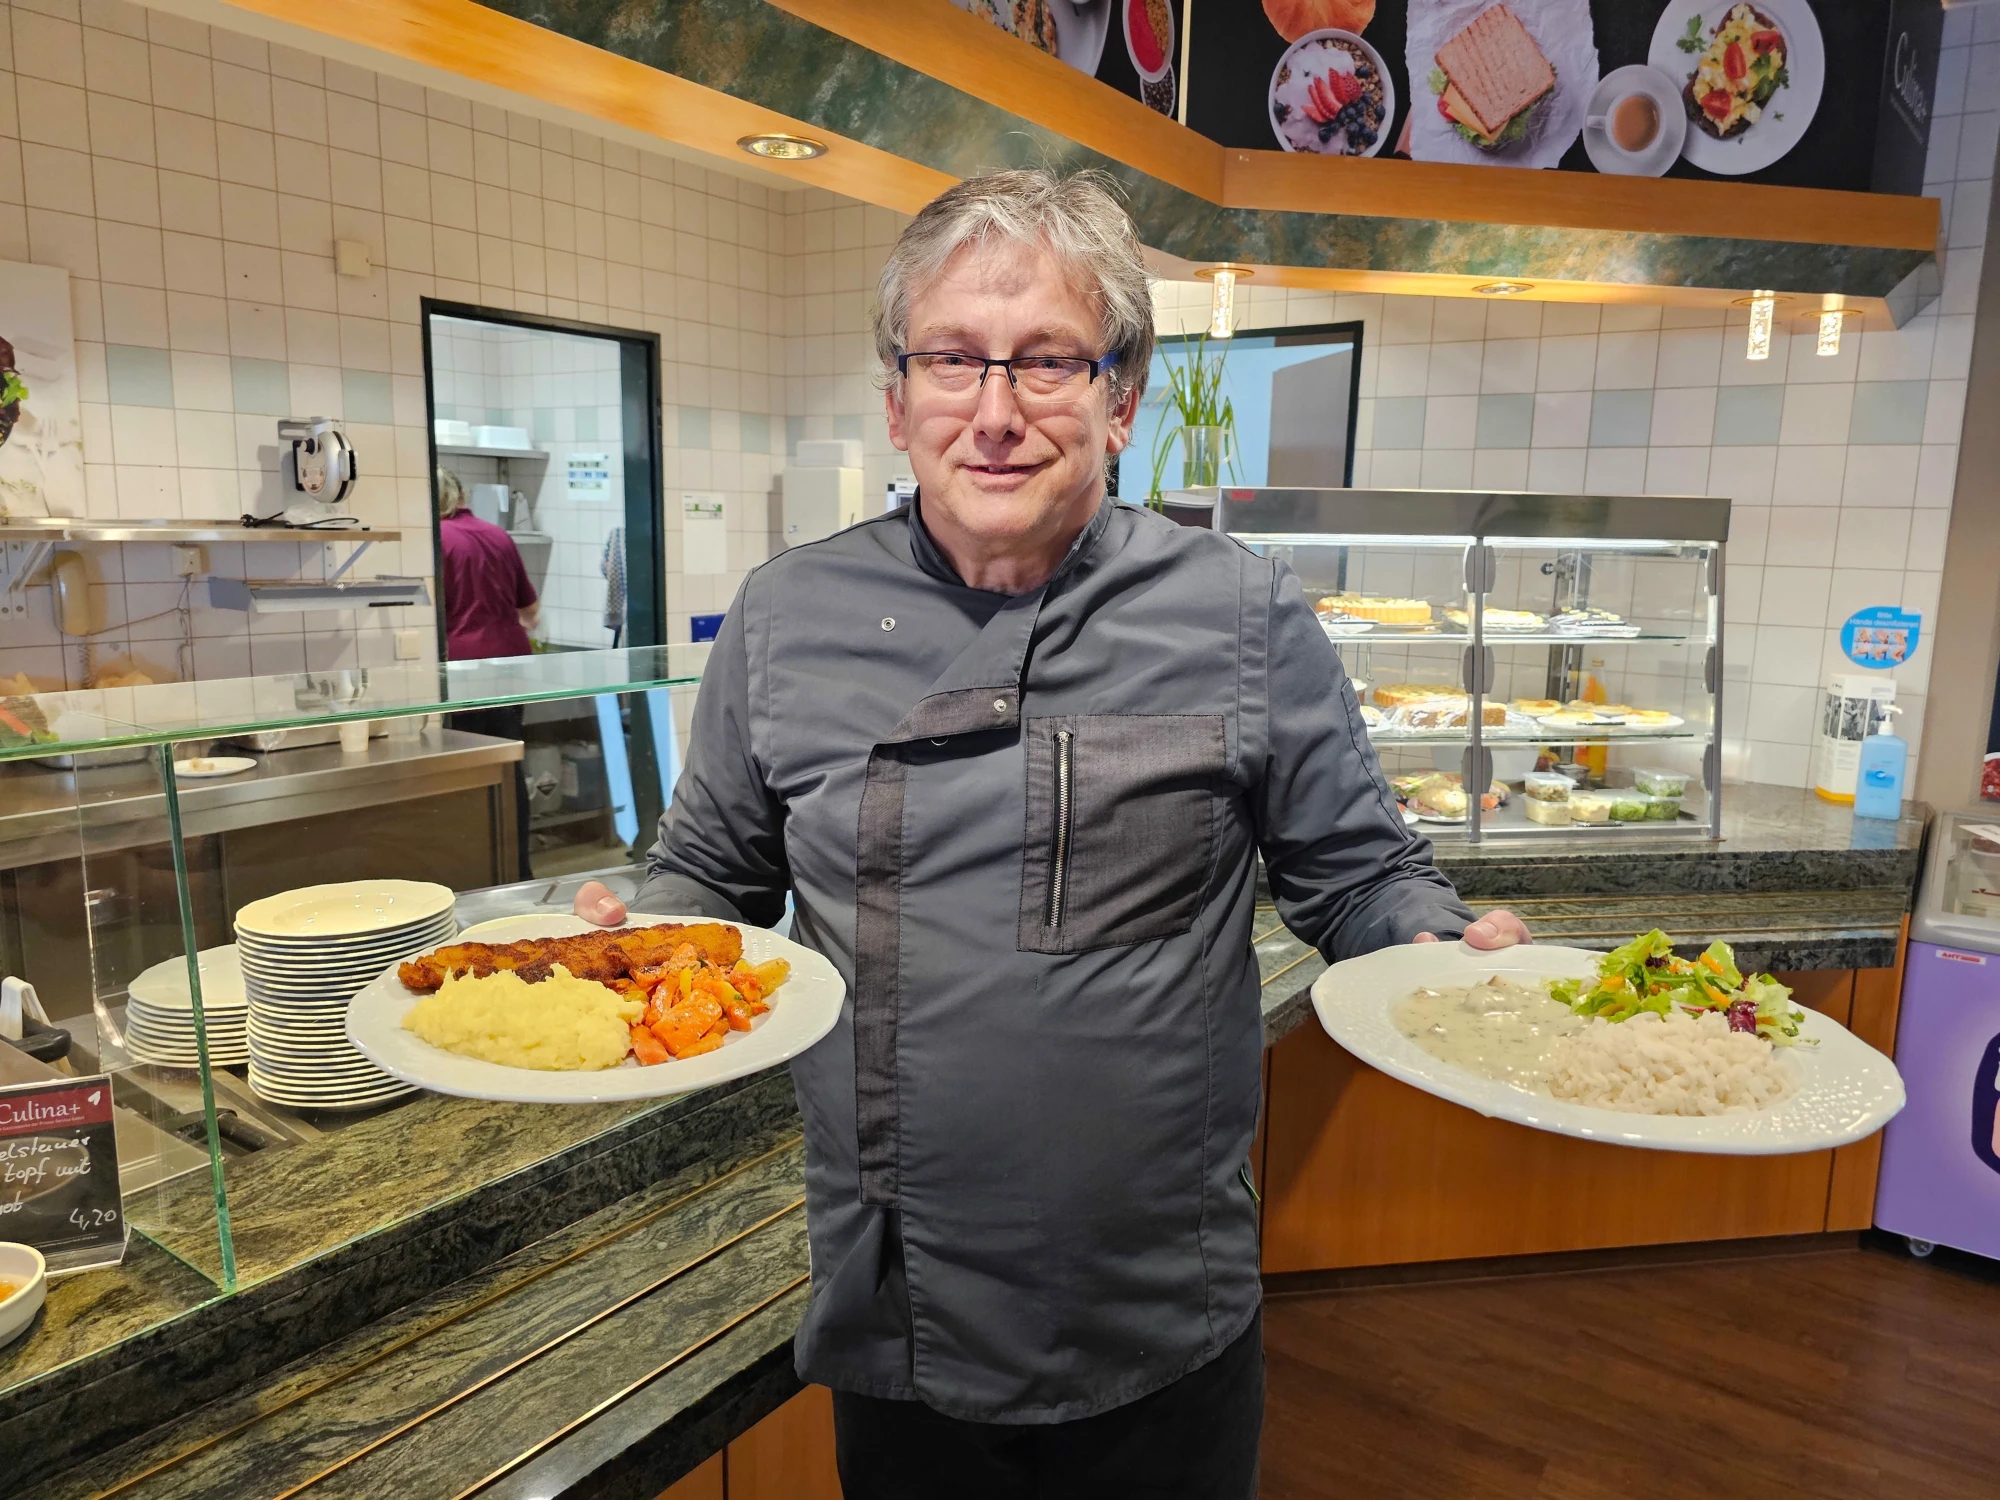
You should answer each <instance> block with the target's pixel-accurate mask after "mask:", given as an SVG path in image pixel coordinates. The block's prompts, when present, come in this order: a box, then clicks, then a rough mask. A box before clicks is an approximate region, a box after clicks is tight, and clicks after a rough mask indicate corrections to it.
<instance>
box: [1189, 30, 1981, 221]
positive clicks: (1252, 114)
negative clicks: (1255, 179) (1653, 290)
mask: <svg viewBox="0 0 2000 1500" xmlns="http://www.w3.org/2000/svg"><path fill="white" fill-rule="evenodd" d="M1260 12H1261V15H1260ZM1182 19H1183V25H1184V29H1185V31H1186V33H1187V46H1188V67H1187V92H1188V98H1187V101H1186V114H1185V119H1186V122H1187V124H1188V125H1189V126H1190V127H1191V128H1192V129H1194V130H1196V131H1199V132H1200V133H1201V134H1203V135H1206V136H1208V137H1210V138H1211V139H1213V140H1215V141H1217V142H1219V143H1221V144H1222V145H1225V146H1232V147H1242V148H1245V149H1253V150H1271V149H1273V148H1275V149H1279V150H1283V151H1305V152H1314V153H1318V154H1321V155H1334V156H1378V157H1392V156H1400V157H1407V158H1410V159H1414V160H1417V161H1442V162H1457V163H1463V164H1471V165H1481V166H1510V167H1544V168H1547V167H1559V168H1562V169H1565V170H1569V171H1578V172H1606V173H1614V174H1618V175H1623V176H1650V177H1660V176H1673V177H1711V178H1713V177H1727V178H1739V179H1745V180H1749V181H1755V182H1764V183H1775V184H1782V185H1787V186H1797V187H1822V188H1845V189H1852V190H1869V189H1873V190H1876V191H1882V192H1900V193H1918V192H1921V191H1922V188H1923V164H1924V151H1925V147H1926V145H1927V143H1928V139H1929V129H1930V98H1931V93H1932V90H1933V87H1934V85H1935V80H1936V74H1937V58H1938V43H1939V39H1940V35H1941V32H1942V25H1943V20H1942V10H1941V8H1940V4H1939V0H1841V3H1837V4H1836V3H1834V0H1755V3H1747V0H1711V3H1706V4H1704V3H1700V0H1669V3H1667V4H1664V5H1662V4H1660V3H1658V0H1498V3H1496V0H1382V3H1379V4H1378V3H1376V0H1261V3H1259V0H1186V4H1185V5H1184V7H1183V17H1182ZM1725 228H1726V226H1718V230H1719V231H1721V230H1723V229H1725Z"/></svg>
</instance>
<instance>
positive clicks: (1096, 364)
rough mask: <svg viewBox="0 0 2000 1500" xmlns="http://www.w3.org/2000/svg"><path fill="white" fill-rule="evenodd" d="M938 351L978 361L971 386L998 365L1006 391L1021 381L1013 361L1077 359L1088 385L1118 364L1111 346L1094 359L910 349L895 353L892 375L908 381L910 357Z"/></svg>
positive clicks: (981, 386) (983, 380)
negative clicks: (1004, 375) (1085, 371)
mask: <svg viewBox="0 0 2000 1500" xmlns="http://www.w3.org/2000/svg"><path fill="white" fill-rule="evenodd" d="M940 354H943V355H949V356H950V357H951V358H953V359H963V360H967V361H972V360H977V361H978V362H979V367H980V368H979V383H978V385H977V386H976V387H975V389H977V390H982V391H983V390H985V389H986V377H987V376H988V375H991V374H992V373H993V367H994V366H995V365H998V366H999V367H1000V368H1001V369H1003V370H1005V371H1006V372H1007V385H1008V388H1009V389H1010V390H1016V391H1018V390H1019V389H1020V388H1021V381H1020V378H1019V377H1018V376H1016V375H1015V373H1014V366H1015V365H1017V364H1023V365H1024V364H1028V363H1030V362H1031V361H1034V360H1038V359H1074V360H1081V361H1082V362H1083V363H1084V364H1086V365H1088V366H1089V367H1090V383H1091V384H1092V385H1095V384H1096V383H1097V377H1098V376H1100V375H1102V374H1104V373H1105V372H1106V371H1107V370H1109V369H1111V368H1112V367H1113V366H1114V365H1116V364H1117V363H1118V351H1117V350H1116V349H1113V350H1112V351H1111V352H1110V353H1109V354H1100V355H1098V356H1097V357H1096V358H1094V359H1093V358H1091V357H1090V356H1088V355H1084V354H1017V355H1015V356H1014V357H1013V358H1012V359H988V358H987V357H986V356H985V355H983V354H967V353H966V352H965V351H964V350H962V349H912V350H911V351H910V352H909V353H907V354H899V355H897V356H896V374H897V375H899V376H900V377H901V378H903V379H904V380H908V379H909V378H910V361H911V360H913V359H923V358H925V357H926V356H928V355H940Z"/></svg>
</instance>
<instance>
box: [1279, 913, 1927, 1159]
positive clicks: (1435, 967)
mask: <svg viewBox="0 0 2000 1500" xmlns="http://www.w3.org/2000/svg"><path fill="white" fill-rule="evenodd" d="M1602 956H1603V955H1602V954H1598V953H1593V952H1590V951H1589V950H1587V949H1583V948H1564V947H1558V946H1555V945H1553V944H1542V943H1536V944H1531V945H1527V946H1523V947H1517V948H1503V949H1500V950H1498V951H1494V952H1488V951H1482V950H1480V949H1477V948H1472V947H1468V946H1467V945H1466V944H1464V943H1462V942H1461V943H1411V944H1405V945H1404V946H1402V947H1398V948H1382V949H1378V950H1377V951H1376V952H1374V953H1367V954H1363V955H1362V956H1361V957H1360V958H1350V959H1347V960H1345V961H1344V962H1342V963H1337V964H1335V965H1333V967H1331V968H1330V969H1328V970H1327V971H1326V972H1325V973H1324V974H1322V975H1320V977H1319V978H1318V980H1316V981H1315V982H1314V984H1313V991H1312V993H1313V1009H1314V1011H1315V1012H1316V1013H1317V1014H1318V1016H1319V1020H1320V1024H1321V1025H1322V1026H1324V1027H1325V1028H1326V1030H1327V1034H1328V1035H1329V1036H1331V1037H1332V1038H1333V1039H1334V1040H1335V1041H1336V1042H1339V1043H1340V1045H1341V1046H1343V1047H1345V1048H1346V1049H1347V1050H1348V1051H1349V1052H1352V1053H1353V1054H1354V1055H1355V1056H1356V1057H1358V1058H1360V1059H1361V1060H1362V1061H1363V1062H1365V1063H1367V1064H1368V1065H1369V1066H1370V1067H1373V1068H1379V1069H1380V1070H1381V1071H1382V1072H1384V1073H1387V1074H1388V1075H1389V1076H1390V1077H1391V1078H1397V1079H1400V1080H1402V1081H1403V1082H1404V1083H1407V1084H1409V1085H1410V1086H1411V1087H1413V1088H1419V1089H1422V1090H1423V1091H1424V1092H1425V1093H1427V1094H1435V1095H1436V1096H1437V1097H1438V1098H1440V1099H1444V1100H1448V1101H1449V1102H1451V1103H1453V1104H1460V1105H1463V1106H1465V1108H1467V1109H1471V1110H1476V1111H1478V1112H1479V1113H1480V1114H1482V1115H1487V1116H1490V1117H1491V1118H1493V1119H1496V1120H1509V1121H1512V1122H1513V1123H1514V1124H1517V1125H1528V1126H1532V1127H1533V1128H1534V1129H1536V1130H1547V1131H1552V1132H1554V1133H1555V1134H1557V1135H1572V1136H1578V1137H1581V1138H1582V1139H1584V1140H1592V1141H1608V1142H1610V1143H1612V1144H1615V1145H1620V1146H1642V1147H1646V1148H1648V1149H1650V1150H1654V1151H1695V1152H1705V1153H1709V1154H1713V1155H1723V1156H1783V1155H1789V1154H1791V1153H1794V1152H1799V1151H1823V1150H1827V1149H1828V1148H1830V1147H1834V1146H1845V1145H1848V1144H1850V1143H1851V1142H1854V1141H1858V1140H1861V1139H1863V1138H1864V1137H1866V1136H1870V1135H1873V1134H1874V1133H1875V1132H1876V1131H1878V1130H1880V1129H1881V1128H1882V1127H1883V1126H1884V1125H1886V1124H1888V1123H1889V1121H1890V1120H1891V1119H1893V1118H1894V1117H1895V1115H1896V1114H1897V1113H1898V1112H1899V1111H1900V1110H1901V1109H1902V1107H1903V1103H1904V1094H1903V1079H1902V1075H1901V1074H1899V1073H1898V1072H1897V1071H1896V1065H1895V1064H1894V1063H1893V1062H1891V1061H1890V1060H1889V1059H1888V1058H1886V1057H1884V1056H1883V1055H1882V1054H1881V1053H1880V1052H1877V1051H1876V1050H1875V1049H1874V1048H1873V1047H1871V1046H1869V1045H1868V1044H1867V1043H1866V1042H1864V1041H1862V1040H1861V1038H1859V1037H1857V1036H1856V1035H1854V1033H1853V1032H1851V1031H1849V1030H1848V1029H1847V1028H1846V1027H1845V1026H1842V1025H1841V1024H1840V1023H1839V1022H1838V1021H1836V1020H1834V1019H1833V1018H1832V1017H1830V1016H1824V1015H1821V1014H1820V1013H1819V1012H1818V1011H1816V1010H1811V1009H1807V1010H1806V1019H1805V1023H1804V1025H1803V1026H1802V1027H1801V1029H1800V1035H1801V1037H1802V1038H1804V1039H1806V1041H1808V1042H1816V1043H1817V1045H1801V1046H1797V1047H1793V1048H1790V1049H1789V1050H1788V1057H1789V1058H1790V1060H1791V1062H1792V1063H1793V1064H1794V1066H1796V1067H1797V1069H1798V1071H1799V1088H1798V1092H1796V1093H1794V1094H1793V1095H1792V1096H1791V1097H1790V1098H1788V1099H1786V1100H1785V1101H1784V1102H1782V1103H1781V1104H1778V1105H1776V1106H1774V1107H1773V1108H1770V1109H1760V1110H1756V1111H1753V1112H1751V1113H1747V1114H1738V1115H1707V1116H1699V1117H1690V1116H1683V1115H1636V1114H1627V1113H1625V1112H1624V1111H1622V1110H1615V1109H1601V1108H1598V1107H1597V1106H1595V1105H1588V1104H1572V1103H1569V1102H1568V1101H1566V1100H1561V1099H1554V1098H1551V1097H1549V1096H1548V1095H1546V1094H1539V1093H1530V1092H1529V1091H1527V1090H1526V1089H1521V1088H1516V1087H1514V1086H1513V1085H1512V1084H1508V1083H1502V1082H1500V1081H1499V1080H1497V1079H1492V1078H1485V1077H1482V1076H1481V1075H1479V1074H1477V1073H1472V1072H1468V1071H1467V1070H1466V1069H1464V1068H1461V1067H1459V1066H1457V1065H1456V1064H1454V1063H1448V1062H1446V1061H1444V1060H1443V1059H1442V1058H1439V1057H1434V1056H1432V1055H1431V1054H1430V1053H1429V1052H1426V1051H1425V1050H1424V1049H1423V1048H1422V1047H1419V1046H1418V1045H1417V1044H1416V1043H1415V1042H1413V1041H1411V1040H1410V1039H1409V1038H1408V1037H1406V1036H1404V1035H1403V1033H1402V1032H1401V1031H1400V1030H1399V1029H1398V1028H1397V1026H1396V1022H1395V1019H1394V1017H1393V1015H1392V1014H1391V1011H1392V1007H1393V1006H1394V1005H1395V1003H1396V1002H1397V1001H1399V1000H1401V999H1403V998H1404V997H1405V996H1407V995H1408V994H1409V993H1410V992H1411V991H1412V990H1415V989H1417V988H1418V987H1419V986H1422V985H1429V986H1432V987H1434V988H1441V987H1444V986H1447V985H1464V984H1473V983H1476V982H1477V981H1479V980H1481V979H1486V978H1489V977H1491V976H1493V975H1496V974H1497V975H1500V976H1501V977H1503V978H1507V979H1512V980H1515V981H1517V982H1519V983H1521V984H1539V983H1541V981H1543V980H1544V979H1550V978H1575V977H1581V976H1585V975H1590V974H1595V973H1596V972H1597V963H1598V960H1599V959H1600V958H1601V957H1602Z"/></svg>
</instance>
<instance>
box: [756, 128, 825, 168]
mask: <svg viewBox="0 0 2000 1500" xmlns="http://www.w3.org/2000/svg"><path fill="white" fill-rule="evenodd" d="M736 144H737V145H739V146H741V147H742V148H743V149H744V150H745V151H748V152H749V153H750V154H751V155H752V156H761V157H763V158H764V159H765V160H766V161H811V160H812V159H813V158H814V157H815V156H824V155H826V142H825V141H815V140H809V139H807V138H806V137H805V136H802V135H786V134H784V132H782V131H772V132H770V133H769V134H766V135H746V136H744V137H743V138H742V139H741V140H740V141H738V142H737V143H736Z"/></svg>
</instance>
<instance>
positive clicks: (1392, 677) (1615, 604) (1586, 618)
mask: <svg viewBox="0 0 2000 1500" xmlns="http://www.w3.org/2000/svg"><path fill="white" fill-rule="evenodd" d="M1209 493H1211V494H1213V495H1215V497H1216V501H1215V507H1214V511H1213V524H1214V526H1215V527H1216V528H1217V529H1218V530H1222V531H1225V532H1228V533H1229V534H1230V535H1232V536H1234V537H1235V538H1236V539H1237V540H1238V541H1240V542H1242V543H1243V544H1244V545H1246V546H1248V547H1250V548H1251V549H1252V550H1253V551H1256V552H1260V553H1265V554H1268V555H1271V556H1276V557H1282V558H1284V559H1285V560H1286V561H1287V562H1288V563H1290V564H1291V566H1292V568H1293V570H1294V571H1295V572H1296V573H1297V574H1298V576H1299V580H1300V582H1301V583H1302V584H1303V585H1304V588H1305V591H1306V596H1307V598H1308V599H1309V600H1311V601H1312V602H1313V605H1314V608H1315V610H1316V611H1317V612H1318V614H1319V617H1320V621H1321V624H1322V627H1323V628H1324V629H1325V630H1326V632H1327V635H1328V636H1329V637H1330V638H1331V639H1332V640H1333V643H1334V645H1335V646H1336V648H1338V650H1339V653H1340V657H1341V661H1342V664H1343V665H1344V666H1345V668H1346V670H1347V673H1348V675H1349V677H1351V678H1352V679H1354V687H1355V692H1356V694H1357V696H1358V697H1359V699H1360V702H1361V705H1362V709H1361V711H1362V717H1363V719H1364V720H1365V721H1366V723H1367V726H1368V734H1369V738H1370V740H1371V742H1372V743H1373V744H1374V747H1375V750H1376V753H1377V754H1378V756H1379V757H1380V759H1381V762H1382V769H1383V771H1384V773H1385V774H1386V775H1388V777H1389V778H1390V780H1391V783H1392V785H1393V786H1394V787H1395V789H1396V792H1397V796H1398V799H1399V801H1400V802H1401V803H1402V805H1403V809H1404V817H1405V818H1406V819H1407V820H1409V821H1411V822H1413V823H1416V824H1418V825H1420V826H1421V827H1422V829H1423V831H1424V832H1425V833H1426V834H1428V835H1430V836H1432V837H1441V838H1458V839H1465V840H1468V841H1471V842H1478V841H1481V840H1491V839H1496V838H1508V839H1516V838H1518V839H1551V838H1558V839H1560V838H1592V839H1602V838H1646V837H1660V836H1679V837H1682V838H1686V837H1691V836H1692V837H1709V838H1713V837H1716V836H1717V834H1718V832H1719V829H1720V827H1721V789H1720V780H1721V778H1720V775H1719V770H1720V752H1719V740H1720V734H1719V730H1720V725H1721V723H1722V680H1723V678H1722V559H1723V545H1724V543H1725V542H1726V540H1727V539H1728V535H1729V502H1728V501H1727V500H1722V499H1713V498H1709V497H1704V496H1689V497H1660V496H1623V495H1531V494H1480V493H1460V492H1455V491H1440V490H1341V489H1324V490H1319V489H1222V490H1219V491H1211V492H1209ZM1474 789H1478V790H1477V792H1476V793H1475V791H1474Z"/></svg>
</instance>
